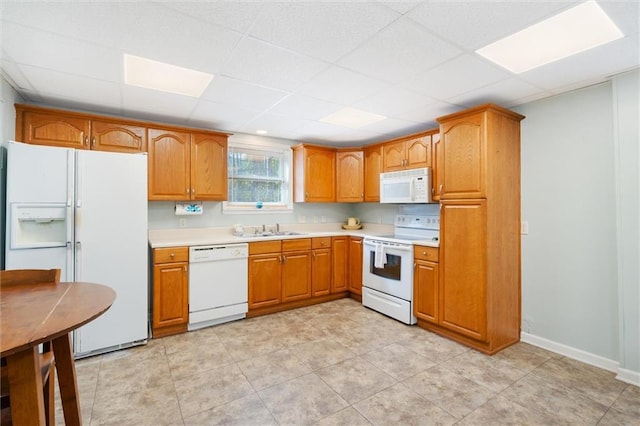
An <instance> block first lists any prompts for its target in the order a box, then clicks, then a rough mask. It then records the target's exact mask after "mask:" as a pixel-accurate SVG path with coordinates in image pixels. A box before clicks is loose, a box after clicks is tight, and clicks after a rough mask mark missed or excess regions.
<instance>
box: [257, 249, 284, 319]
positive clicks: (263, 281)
mask: <svg viewBox="0 0 640 426" xmlns="http://www.w3.org/2000/svg"><path fill="white" fill-rule="evenodd" d="M280 259H281V257H280V254H279V253H278V254H267V255H257V256H249V309H255V308H262V307H264V306H271V305H277V304H278V303H280V293H281V288H282V287H281V285H280V279H281V276H282V264H281V263H280Z"/></svg>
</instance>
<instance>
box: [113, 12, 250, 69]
mask: <svg viewBox="0 0 640 426" xmlns="http://www.w3.org/2000/svg"><path fill="white" fill-rule="evenodd" d="M119 6H120V32H121V38H122V45H121V49H122V51H123V53H130V54H133V55H137V56H142V57H144V58H148V59H153V60H156V61H161V62H166V63H169V64H172V65H177V66H181V67H186V68H191V69H195V70H197V71H203V72H208V73H210V74H217V73H218V72H219V71H220V68H221V67H222V65H223V64H224V63H225V62H226V60H227V59H228V58H229V56H230V55H231V52H232V51H233V49H234V48H235V46H236V45H237V44H238V42H239V41H240V39H241V37H242V35H241V34H240V33H238V32H236V31H231V30H229V29H226V28H223V27H220V26H218V25H213V24H210V23H206V22H203V21H200V20H197V19H194V18H192V17H190V16H186V15H182V14H179V13H176V12H175V11H174V10H171V9H168V8H166V7H163V6H162V5H161V4H160V3H153V2H146V1H145V2H140V3H119ZM141 17H144V19H141Z"/></svg>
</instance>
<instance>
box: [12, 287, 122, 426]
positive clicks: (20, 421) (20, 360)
mask: <svg viewBox="0 0 640 426" xmlns="http://www.w3.org/2000/svg"><path fill="white" fill-rule="evenodd" d="M115 297H116V293H115V291H113V289H111V288H110V287H107V286H104V285H99V284H90V283H82V282H68V283H47V284H41V283H40V284H33V285H29V284H27V285H18V286H10V287H4V288H1V289H0V348H1V356H2V357H7V368H8V373H9V391H10V395H11V396H10V398H11V417H12V419H13V424H16V425H44V424H45V416H44V398H43V392H42V376H41V373H40V368H39V349H38V345H39V344H40V343H43V342H47V341H51V342H52V344H53V353H54V356H55V361H56V362H55V365H56V371H57V373H58V382H59V386H60V397H61V399H62V408H63V410H64V420H65V423H66V424H67V425H80V424H82V417H81V416H80V405H79V403H78V384H77V379H76V370H75V364H74V360H73V350H72V348H71V336H70V332H71V331H72V330H75V329H76V328H78V327H81V326H82V325H84V324H86V323H88V322H90V321H92V320H93V319H95V318H97V317H98V316H100V315H102V314H103V313H104V312H105V311H106V310H107V309H109V307H110V306H111V304H112V303H113V301H114V300H115Z"/></svg>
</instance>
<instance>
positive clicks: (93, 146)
mask: <svg viewBox="0 0 640 426" xmlns="http://www.w3.org/2000/svg"><path fill="white" fill-rule="evenodd" d="M95 147H96V137H95V136H94V137H92V138H91V148H95Z"/></svg>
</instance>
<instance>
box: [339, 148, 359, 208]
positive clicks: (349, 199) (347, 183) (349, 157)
mask: <svg viewBox="0 0 640 426" xmlns="http://www.w3.org/2000/svg"><path fill="white" fill-rule="evenodd" d="M336 201H337V202H339V203H360V202H362V201H364V153H363V152H362V150H361V149H357V150H346V151H342V150H340V151H338V152H336Z"/></svg>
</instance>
